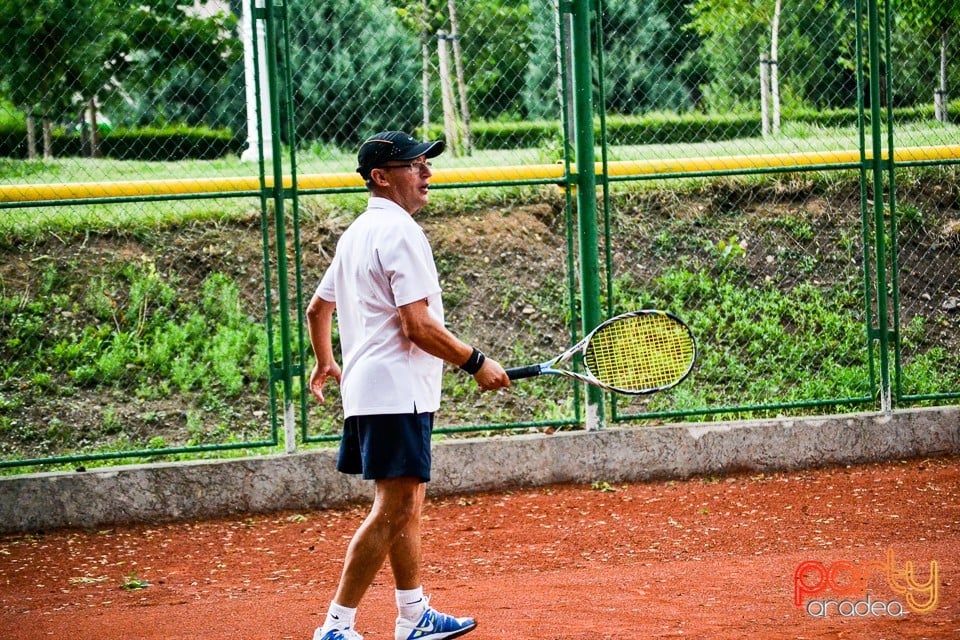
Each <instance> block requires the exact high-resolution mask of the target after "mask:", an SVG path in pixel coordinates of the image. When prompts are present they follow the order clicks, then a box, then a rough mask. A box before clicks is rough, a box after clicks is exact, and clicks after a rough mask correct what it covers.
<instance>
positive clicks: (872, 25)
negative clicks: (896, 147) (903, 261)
mask: <svg viewBox="0 0 960 640" xmlns="http://www.w3.org/2000/svg"><path fill="white" fill-rule="evenodd" d="M878 5H879V0H869V2H868V9H867V12H868V17H867V32H868V37H869V42H868V45H867V47H868V56H867V59H868V61H869V66H870V78H869V82H870V139H871V143H872V148H873V158H872V159H871V161H870V168H871V172H872V174H873V231H874V242H875V248H876V255H875V256H874V257H875V259H876V262H875V264H876V274H877V279H876V289H877V327H876V331H875V333H874V339H875V340H876V341H877V342H878V343H879V363H880V408H881V410H882V411H883V412H884V413H890V411H891V410H892V402H891V394H890V388H891V385H890V332H889V318H888V309H887V241H886V221H885V220H884V195H883V184H884V160H883V123H882V122H881V120H880V117H881V116H880V114H881V105H880V82H881V78H880V66H881V60H880V11H879V6H878ZM887 126H892V125H891V123H888V124H887Z"/></svg>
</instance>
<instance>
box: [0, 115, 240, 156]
mask: <svg viewBox="0 0 960 640" xmlns="http://www.w3.org/2000/svg"><path fill="white" fill-rule="evenodd" d="M38 137H39V132H38ZM41 144H42V143H41V141H40V140H39V139H38V140H37V145H38V147H39V146H40V145H41ZM241 145H242V141H241V140H238V139H236V138H234V136H233V134H232V133H231V132H230V130H229V129H208V128H190V127H184V126H179V127H167V128H163V129H158V128H143V129H115V130H113V131H110V132H109V133H105V134H103V135H102V136H101V138H100V155H101V156H103V157H105V158H114V159H117V160H152V161H158V162H170V161H177V160H187V159H196V160H213V159H215V158H222V157H223V156H225V155H227V154H228V153H231V152H235V151H237V150H238V149H239V148H240V147H241ZM83 149H84V140H83V139H82V137H81V135H80V134H79V133H77V132H73V131H65V130H63V129H57V130H55V131H54V132H53V155H54V156H55V157H64V156H80V155H82V154H83ZM39 152H40V149H39V148H38V153H39ZM0 157H8V158H16V159H21V160H22V159H26V157H27V129H26V127H25V126H23V125H22V124H15V123H0Z"/></svg>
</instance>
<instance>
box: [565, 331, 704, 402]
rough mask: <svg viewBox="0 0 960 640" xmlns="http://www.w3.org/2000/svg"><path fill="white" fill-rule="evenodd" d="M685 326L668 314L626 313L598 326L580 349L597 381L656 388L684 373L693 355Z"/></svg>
mask: <svg viewBox="0 0 960 640" xmlns="http://www.w3.org/2000/svg"><path fill="white" fill-rule="evenodd" d="M694 349H695V346H694V342H693V338H692V337H691V336H690V332H689V331H688V330H687V328H686V327H685V326H684V325H683V324H681V323H679V322H677V321H676V320H674V319H673V318H671V317H670V316H668V315H664V314H659V313H653V314H643V315H636V316H627V317H625V318H622V319H620V320H618V321H616V322H611V323H610V324H608V325H606V326H604V327H601V328H600V329H599V330H598V331H597V332H596V333H595V334H594V335H593V336H592V337H591V338H590V342H589V344H588V345H587V349H586V352H585V353H584V364H585V365H586V367H587V369H589V370H590V373H592V374H593V375H594V377H596V378H597V380H599V381H600V382H602V383H604V384H606V385H608V386H611V387H616V388H618V389H625V390H634V391H640V390H646V389H659V388H662V387H666V386H669V385H671V384H674V383H676V382H677V381H679V380H680V379H682V378H683V376H684V375H686V373H687V371H688V370H689V368H690V364H691V362H692V361H693V358H694Z"/></svg>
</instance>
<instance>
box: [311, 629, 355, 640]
mask: <svg viewBox="0 0 960 640" xmlns="http://www.w3.org/2000/svg"><path fill="white" fill-rule="evenodd" d="M322 631H323V629H321V628H317V630H316V631H314V632H313V640H363V636H362V635H360V634H359V633H357V632H356V631H354V630H353V629H351V628H350V627H347V628H345V629H337V628H333V629H330V630H328V631H327V632H326V633H322Z"/></svg>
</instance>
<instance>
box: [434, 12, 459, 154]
mask: <svg viewBox="0 0 960 640" xmlns="http://www.w3.org/2000/svg"><path fill="white" fill-rule="evenodd" d="M437 53H438V55H439V58H440V95H441V98H442V99H443V130H444V132H445V134H446V137H447V146H448V147H450V153H451V155H453V156H454V157H457V156H459V155H460V128H459V125H458V123H457V108H456V106H455V105H454V101H453V79H452V78H451V77H450V53H449V51H448V49H447V32H446V31H438V32H437Z"/></svg>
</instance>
